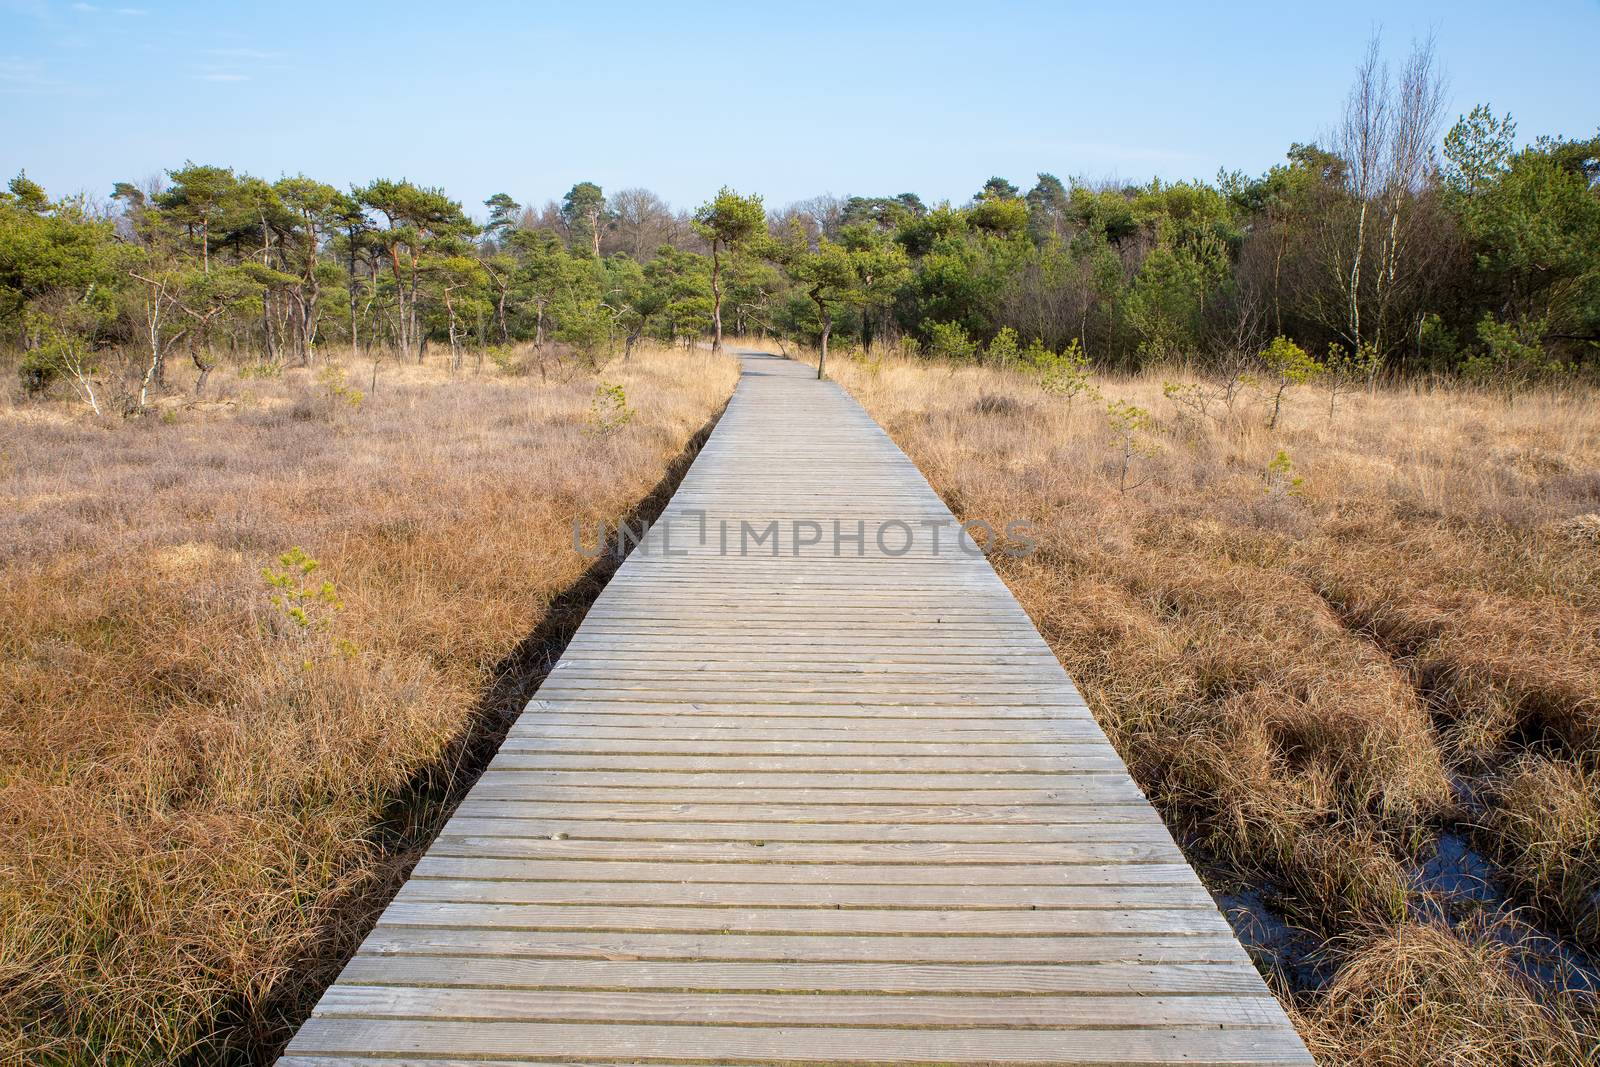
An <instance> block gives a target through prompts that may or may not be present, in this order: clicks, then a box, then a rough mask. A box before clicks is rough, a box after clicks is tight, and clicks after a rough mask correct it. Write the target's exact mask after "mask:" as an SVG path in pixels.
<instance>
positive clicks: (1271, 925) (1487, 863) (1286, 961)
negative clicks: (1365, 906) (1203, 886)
mask: <svg viewBox="0 0 1600 1067" xmlns="http://www.w3.org/2000/svg"><path fill="white" fill-rule="evenodd" d="M1208 874H1209V875H1211V876H1210V877H1207V879H1206V881H1207V883H1208V884H1210V885H1212V886H1217V887H1219V888H1218V889H1217V890H1214V891H1213V893H1212V896H1213V897H1214V898H1215V899H1216V902H1217V907H1218V908H1219V909H1221V911H1222V913H1223V915H1225V916H1227V919H1228V923H1229V924H1230V925H1231V926H1232V927H1233V932H1234V935H1235V936H1237V937H1238V938H1239V940H1240V941H1241V942H1242V943H1243V944H1244V947H1245V949H1246V950H1247V951H1248V952H1249V953H1250V958H1251V959H1252V960H1254V961H1255V963H1256V965H1257V966H1258V967H1260V968H1262V969H1263V970H1270V971H1276V972H1277V973H1279V974H1281V975H1282V976H1283V977H1284V978H1286V979H1287V980H1288V982H1289V984H1290V986H1291V987H1292V988H1293V989H1294V990H1296V991H1297V992H1316V991H1318V990H1320V989H1322V988H1323V987H1324V986H1326V985H1327V984H1328V982H1329V981H1330V980H1331V979H1332V978H1333V975H1334V973H1335V971H1336V969H1337V968H1336V967H1335V965H1334V961H1333V960H1331V959H1330V958H1329V956H1330V955H1331V954H1330V953H1327V952H1324V951H1322V949H1323V947H1324V946H1323V941H1322V939H1321V938H1319V937H1318V936H1317V935H1315V934H1313V933H1311V932H1310V931H1308V930H1304V929H1301V928H1300V927H1297V926H1295V925H1293V924H1292V923H1290V922H1289V921H1288V920H1286V919H1285V918H1284V915H1283V913H1282V912H1281V911H1280V910H1279V909H1278V908H1276V907H1275V906H1274V905H1273V903H1272V901H1273V899H1274V898H1275V897H1276V895H1277V893H1276V890H1275V889H1274V888H1273V887H1272V886H1270V885H1263V886H1240V885H1239V884H1238V883H1237V881H1235V880H1233V879H1230V878H1228V877H1227V876H1226V875H1224V874H1222V873H1221V872H1217V871H1210V872H1208ZM1220 887H1226V890H1225V891H1224V890H1223V889H1222V888H1220ZM1411 889H1412V893H1411V895H1410V899H1409V901H1408V903H1407V907H1408V909H1409V912H1410V917H1411V918H1412V919H1414V920H1416V921H1418V922H1433V923H1443V924H1446V925H1448V926H1450V927H1451V928H1452V929H1455V930H1460V931H1462V932H1463V933H1467V934H1474V935H1482V934H1484V933H1486V934H1487V936H1489V937H1492V938H1494V939H1495V940H1496V941H1498V942H1500V943H1501V944H1503V945H1505V946H1506V947H1507V948H1509V949H1511V950H1512V958H1513V960H1514V961H1515V963H1516V966H1517V967H1518V968H1519V969H1520V970H1521V971H1522V973H1523V974H1524V975H1525V976H1527V977H1528V978H1529V979H1531V980H1532V981H1534V982H1536V983H1538V984H1539V985H1540V986H1542V987H1544V988H1546V989H1549V990H1551V991H1552V992H1553V991H1555V990H1577V991H1582V992H1585V993H1589V994H1591V995H1595V996H1600V965H1597V963H1596V960H1595V959H1594V958H1593V957H1591V956H1590V955H1588V954H1587V953H1585V952H1584V951H1583V950H1582V949H1580V948H1579V947H1578V946H1576V945H1574V944H1572V943H1571V942H1570V941H1568V940H1566V939H1564V938H1561V937H1559V936H1557V935H1555V934H1553V933H1551V932H1550V931H1548V930H1545V929H1543V928H1541V927H1540V926H1538V925H1537V924H1536V923H1534V922H1531V921H1530V918H1531V916H1530V915H1529V913H1528V912H1527V911H1526V909H1522V910H1519V909H1517V908H1516V906H1515V905H1514V904H1513V903H1512V902H1511V899H1510V894H1509V892H1508V891H1507V888H1506V882H1505V878H1504V877H1503V876H1502V874H1501V872H1500V869H1499V868H1498V867H1497V866H1496V865H1495V864H1494V863H1493V862H1492V861H1491V860H1489V859H1488V858H1487V857H1485V856H1484V855H1483V854H1482V853H1480V852H1478V851H1477V850H1476V849H1474V848H1473V847H1472V845H1471V842H1470V841H1469V840H1468V839H1467V838H1466V836H1465V835H1463V834H1461V833H1457V832H1453V831H1451V832H1444V833H1441V834H1439V836H1438V837H1437V838H1436V839H1435V840H1434V842H1433V844H1432V845H1431V846H1430V847H1429V848H1428V849H1427V850H1426V852H1425V853H1424V855H1423V857H1422V859H1421V862H1420V863H1419V864H1418V865H1417V866H1416V868H1415V869H1414V870H1413V871H1412V877H1411Z"/></svg>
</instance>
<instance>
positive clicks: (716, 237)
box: [694, 186, 767, 249]
mask: <svg viewBox="0 0 1600 1067" xmlns="http://www.w3.org/2000/svg"><path fill="white" fill-rule="evenodd" d="M766 225H767V212H766V209H765V208H764V207H762V206H761V197H760V196H740V195H739V194H738V193H736V192H734V191H733V190H732V189H729V188H728V187H727V186H723V187H722V188H721V189H720V190H719V191H718V192H717V195H716V196H715V197H713V198H712V199H711V200H709V201H707V202H706V203H704V204H701V205H700V207H699V208H698V209H697V210H696V211H695V213H694V228H695V232H696V233H698V234H699V235H700V236H701V237H703V238H704V239H705V240H706V242H707V243H709V244H710V245H712V247H713V248H714V249H722V248H738V247H740V246H741V245H744V244H746V243H748V242H749V241H751V240H752V239H753V238H754V237H756V235H757V234H761V233H765V232H766Z"/></svg>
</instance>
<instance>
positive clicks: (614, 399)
mask: <svg viewBox="0 0 1600 1067" xmlns="http://www.w3.org/2000/svg"><path fill="white" fill-rule="evenodd" d="M632 419H633V409H632V408H631V407H629V406H628V394H627V392H626V391H625V390H624V389H623V388H622V386H621V384H620V383H618V384H610V383H606V382H600V383H599V384H597V385H596V386H595V387H594V398H593V399H592V400H590V401H589V417H588V425H589V432H591V433H593V434H595V435H597V436H601V437H605V436H609V435H611V434H613V433H616V432H617V431H618V430H620V429H622V428H623V427H624V426H626V425H628V423H629V421H631V420H632Z"/></svg>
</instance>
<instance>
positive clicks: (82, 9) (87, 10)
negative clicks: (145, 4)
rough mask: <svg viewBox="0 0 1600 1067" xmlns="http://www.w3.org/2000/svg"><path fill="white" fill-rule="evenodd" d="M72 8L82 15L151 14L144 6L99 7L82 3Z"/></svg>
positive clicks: (133, 15)
mask: <svg viewBox="0 0 1600 1067" xmlns="http://www.w3.org/2000/svg"><path fill="white" fill-rule="evenodd" d="M72 10H74V11H76V12H78V13H79V14H80V15H102V14H103V15H124V16H131V17H137V16H140V15H148V14H150V12H149V11H147V10H146V9H144V8H142V7H98V6H96V5H94V4H82V3H79V4H73V5H72Z"/></svg>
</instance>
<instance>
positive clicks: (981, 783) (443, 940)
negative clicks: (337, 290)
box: [280, 355, 1311, 1067]
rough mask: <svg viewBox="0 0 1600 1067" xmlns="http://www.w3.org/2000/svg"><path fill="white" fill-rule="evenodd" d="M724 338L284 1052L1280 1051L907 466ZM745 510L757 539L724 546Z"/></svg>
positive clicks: (1004, 604)
mask: <svg viewBox="0 0 1600 1067" xmlns="http://www.w3.org/2000/svg"><path fill="white" fill-rule="evenodd" d="M743 358H744V375H743V377H742V378H741V381H740V384H739V388H738V391H737V392H736V394H735V396H734V398H733V400H732V402H731V403H730V405H729V407H728V410H727V412H726V413H725V414H724V416H723V418H722V420H721V423H720V425H719V426H718V428H717V430H716V432H715V433H714V434H713V435H712V437H711V439H710V441H709V442H708V443H707V445H706V447H705V449H704V450H703V451H702V452H701V454H700V456H699V458H698V459H697V460H696V462H695V464H694V466H693V468H692V469H691V470H690V472H689V474H688V476H687V477H686V478H685V479H684V482H683V484H682V486H681V487H680V488H679V490H678V493H677V494H676V496H675V497H674V498H673V500H672V503H671V504H670V506H669V507H668V509H667V512H666V514H665V515H664V517H663V519H664V522H663V523H658V524H657V526H656V529H655V530H653V531H652V532H651V534H650V537H649V538H648V539H647V540H646V541H645V544H644V547H643V549H640V550H635V551H634V553H633V554H632V555H631V556H630V557H629V559H628V560H627V562H626V563H625V564H624V565H623V566H622V568H621V569H620V570H619V571H618V572H617V575H616V577H615V578H613V579H612V581H611V583H610V584H609V585H608V586H607V588H606V590H605V592H604V593H603V594H602V595H601V596H600V598H599V599H598V600H597V601H596V603H595V605H594V607H593V609H592V610H591V611H590V613H589V615H588V617H587V619H586V620H585V621H584V623H583V626H582V628H581V629H580V630H579V631H578V633H577V636H576V637H575V638H574V639H573V641H572V643H571V645H570V647H569V648H568V649H567V652H566V654H565V655H564V656H563V657H562V659H561V662H560V663H559V664H558V665H557V666H556V668H555V670H554V671H553V672H552V673H551V675H550V677H549V678H548V679H547V680H546V682H545V683H544V686H543V687H542V688H541V690H540V692H539V694H538V697H537V699H535V700H534V701H533V702H532V703H531V704H530V705H529V707H528V709H527V711H526V712H525V713H524V714H523V715H522V717H521V718H520V720H519V721H518V722H517V724H516V725H515V726H514V727H513V728H512V730H511V733H510V736H509V737H508V738H507V740H506V742H505V744H504V746H503V747H502V749H501V751H500V753H499V755H498V756H496V758H495V760H494V762H493V763H492V764H491V765H490V767H489V770H488V771H487V773H486V774H485V775H484V777H483V778H482V780H481V781H480V782H479V783H478V784H477V786H476V787H474V789H473V790H472V791H471V793H470V794H469V795H468V797H467V799H466V801H465V802H464V803H463V804H462V805H461V807H460V809H459V810H458V811H457V812H456V814H455V816H454V818H452V820H451V821H450V823H449V824H448V825H447V826H446V827H445V829H444V832H443V833H442V834H441V835H440V837H439V839H438V840H437V841H436V842H435V843H434V845H433V846H432V848H431V849H430V850H429V852H428V854H427V856H426V857H425V858H424V859H423V860H422V861H421V863H420V864H419V865H418V866H417V869H416V871H415V873H414V874H413V875H412V877H411V879H410V880H409V881H408V882H407V883H406V885H405V886H404V887H403V888H402V889H401V891H400V893H399V895H398V897H397V898H396V899H395V901H394V903H393V904H392V905H390V907H389V908H388V910H387V911H385V912H384V914H383V916H382V918H381V919H380V920H379V922H378V925H377V928H376V929H375V930H374V931H373V932H372V934H371V935H370V936H369V937H368V938H367V940H366V942H365V943H364V944H363V945H362V948H361V950H360V952H359V953H358V954H357V955H356V957H355V958H354V959H353V960H352V961H351V962H350V964H349V965H348V966H347V967H346V968H345V970H344V972H343V974H342V975H341V976H340V978H339V981H338V982H337V983H336V984H335V985H334V986H333V987H332V988H331V989H329V990H328V992H327V993H326V995H324V996H323V998H322V1000H321V1002H320V1003H319V1004H318V1006H317V1008H316V1011H315V1013H314V1014H313V1016H312V1018H311V1019H310V1020H309V1021H308V1022H307V1023H306V1024H305V1026H304V1027H302V1028H301V1030H300V1032H299V1034H298V1035H297V1036H296V1037H295V1039H294V1040H293V1042H291V1044H290V1046H289V1049H288V1052H287V1053H286V1055H285V1057H284V1059H283V1060H281V1061H280V1063H282V1064H283V1065H284V1067H333V1065H336V1064H337V1065H348V1067H354V1065H357V1064H361V1065H366V1067H373V1065H381V1064H388V1065H391V1067H393V1065H397V1064H400V1063H405V1064H414V1065H428V1067H446V1065H452V1064H469V1063H481V1062H485V1061H491V1062H497V1063H515V1064H523V1065H525V1067H534V1065H539V1064H545V1065H551V1064H571V1063H579V1062H581V1063H587V1064H593V1063H613V1064H617V1063H672V1064H678V1065H680V1067H689V1065H694V1064H741V1063H745V1064H756V1063H760V1064H805V1063H827V1064H866V1063H895V1064H957V1063H985V1064H1067V1063H1095V1064H1113V1063H1114V1064H1150V1063H1185V1064H1289V1063H1293V1064H1306V1063H1310V1062H1311V1060H1310V1057H1309V1056H1308V1055H1307V1053H1306V1051H1305V1048H1304V1047H1303V1046H1302V1044H1301V1042H1300V1041H1299V1039H1298V1038H1297V1037H1296V1036H1295V1034H1294V1031H1293V1029H1292V1027H1291V1026H1290V1024H1289V1022H1288V1020H1287V1018H1286V1017H1285V1015H1284V1013H1283V1011H1282V1010H1281V1009H1280V1008H1279V1006H1278V1004H1277V1002H1276V1001H1275V1000H1273V998H1272V997H1271V996H1270V994H1269V993H1268V991H1267V988H1266V986H1265V985H1264V984H1263V982H1262V981H1261V979H1260V978H1259V977H1258V976H1257V974H1256V972H1255V971H1254V969H1253V968H1252V967H1251V965H1250V962H1249V960H1248V958H1247V957H1246V955H1245V953H1244V951H1243V949H1242V948H1241V947H1240V945H1239V943H1238V941H1237V940H1235V938H1234V937H1233V934H1232V932H1231V930H1230V929H1229V928H1228V925H1227V923H1226V922H1225V921H1224V920H1223V918H1222V916H1221V915H1219V914H1218V912H1217V909H1216V907H1215V906H1214V905H1213V903H1212V901H1211V898H1210V897H1209V896H1208V895H1207V893H1206V891H1205V889H1204V887H1203V886H1202V885H1201V884H1200V882H1199V880H1198V879H1197V878H1196V876H1195V874H1194V872H1193V871H1192V870H1191V869H1190V868H1189V867H1188V866H1187V864H1186V863H1185V862H1184V860H1183V857H1182V855H1181V853H1180V852H1179V851H1178V849H1177V848H1176V847H1175V846H1174V844H1173V842H1172V838H1171V837H1170V836H1169V835H1168V833H1167V831H1166V829H1165V828H1164V827H1163V826H1162V824H1161V822H1160V820H1159V819H1158V818H1157V816H1156V814H1155V812H1154V811H1153V810H1152V809H1151V807H1150V806H1149V804H1148V803H1147V802H1146V801H1145V800H1144V797H1143V796H1142V794H1141V793H1140V792H1139V790H1138V789H1137V787H1136V786H1135V785H1134V784H1133V782H1132V780H1131V779H1130V778H1129V777H1128V774H1127V771H1126V769H1125V768H1124V766H1123V764H1122V763H1121V761H1120V760H1119V759H1118V757H1117V755H1116V753H1115V752H1114V751H1113V750H1112V748H1111V746H1110V745H1109V744H1108V743H1107V742H1106V739H1105V737H1104V735H1103V734H1102V733H1101V731H1100V730H1099V728H1098V727H1097V726H1096V725H1095V723H1094V720H1093V719H1092V718H1091V716H1090V714H1089V711H1088V709H1087V708H1086V707H1085V705H1084V703H1083V700H1082V699H1081V698H1080V697H1079V695H1078V693H1077V691H1076V689H1074V688H1073V685H1072V683H1071V682H1070V681H1069V680H1068V678H1067V676H1066V674H1065V673H1064V672H1063V671H1062V669H1061V667H1060V666H1059V665H1058V664H1057V662H1056V660H1055V658H1054V656H1053V655H1052V654H1051V653H1050V650H1049V649H1048V648H1047V647H1046V646H1045V644H1044V642H1043V640H1042V639H1041V638H1040V637H1039V635H1038V633H1037V631H1035V629H1034V628H1033V626H1032V624H1031V623H1030V622H1029V620H1028V618H1027V616H1026V615H1025V614H1024V613H1023V611H1022V609H1021V607H1020V606H1019V605H1018V604H1017V602H1016V601H1015V600H1014V599H1013V598H1012V596H1011V595H1010V593H1009V592H1008V591H1007V590H1006V588H1005V587H1004V585H1002V584H1001V582H1000V580H999V578H998V577H997V576H996V575H995V573H994V571H993V569H992V568H991V567H990V566H989V564H988V562H987V561H986V560H984V559H983V558H982V557H981V556H976V555H972V554H968V553H966V552H963V551H961V550H960V549H959V548H958V547H957V545H956V544H955V542H954V532H955V528H954V521H953V519H952V517H951V515H950V513H949V511H948V510H947V509H946V508H945V506H944V505H943V503H942V502H941V501H940V500H939V498H938V497H937V496H936V495H935V494H934V493H933V491H932V490H931V489H930V488H929V486H928V484H927V482H926V481H924V479H923V478H922V476H921V475H920V474H919V473H918V472H917V470H916V468H915V467H913V466H912V464H911V463H910V461H908V460H907V459H906V457H905V456H904V455H903V454H902V453H901V452H900V450H899V449H898V448H896V447H895V446H894V444H893V443H892V442H891V441H890V440H889V438H888V437H887V435H885V434H884V432H883V431H882V430H881V429H880V428H879V427H878V426H877V425H876V424H875V423H874V422H873V421H872V420H871V419H870V418H869V417H868V416H867V415H866V414H865V412H863V411H862V410H861V408H860V407H858V406H857V405H856V404H855V403H854V402H853V401H851V400H850V399H849V398H848V397H847V396H845V395H844V394H843V393H842V392H841V391H840V390H839V389H838V388H837V387H836V386H834V385H832V384H831V383H827V382H817V381H815V380H814V379H813V377H812V374H811V372H810V371H809V370H808V369H807V368H805V367H803V366H801V365H799V364H796V363H791V362H788V361H785V360H781V359H778V358H776V357H771V356H760V355H747V356H745V357H743ZM702 516H703V519H704V527H702ZM993 518H994V519H996V520H999V521H1002V522H1003V521H1004V520H1005V519H1006V518H1007V516H994V517H993ZM723 520H727V521H728V522H729V523H730V529H731V535H730V537H729V543H728V545H727V548H726V551H724V547H723V543H722V537H721V534H720V530H721V524H722V521H723ZM741 520H744V521H748V522H749V523H751V525H752V527H753V528H754V529H755V530H757V531H759V530H762V529H763V528H764V527H765V526H766V524H767V523H769V522H771V521H773V520H777V521H778V522H779V531H778V537H777V539H776V541H769V542H764V543H761V544H759V545H758V546H756V547H755V548H754V549H751V548H750V546H749V545H748V538H747V539H746V540H747V544H746V546H745V549H744V551H743V552H741V550H740V545H739V531H740V525H739V524H740V521H741ZM796 520H799V521H800V523H801V525H800V526H798V527H796V526H794V525H793V523H794V522H795V521H796ZM835 520H838V521H839V522H840V524H841V525H840V529H841V532H843V533H844V534H847V535H848V534H854V533H855V532H856V529H855V524H856V522H857V521H858V520H859V521H861V522H863V523H865V524H866V525H865V530H866V538H865V541H864V543H863V544H862V545H861V547H860V549H859V552H858V550H857V548H856V546H855V544H854V543H853V542H848V541H846V542H843V543H841V546H840V551H839V552H838V554H835V550H834V544H833V540H832V533H833V524H834V522H835ZM890 520H899V521H901V522H904V523H907V524H909V526H910V528H911V530H912V532H913V535H914V543H913V544H912V545H911V547H910V549H909V551H906V552H904V553H903V554H899V553H897V550H898V548H899V547H900V543H901V541H903V540H904V537H903V535H901V534H900V533H899V530H898V528H896V529H895V530H893V531H891V533H892V534H893V536H891V537H890V539H889V541H888V542H887V544H886V545H885V546H880V545H879V544H877V543H876V539H875V537H874V531H875V529H876V528H877V527H878V526H879V524H882V523H885V522H888V521H890ZM808 521H809V522H814V523H816V524H817V526H818V527H819V528H820V530H821V537H822V540H821V543H820V544H806V543H803V542H806V541H808V540H810V535H811V532H812V527H811V526H809V525H806V523H807V522H808ZM924 521H926V522H931V523H946V524H948V525H946V526H944V527H942V528H941V544H940V545H939V549H938V550H937V551H935V550H934V549H933V546H932V545H931V543H930V540H931V532H932V527H925V526H919V525H918V524H919V523H922V522H924ZM702 528H704V529H705V531H706V535H705V538H704V541H703V542H702V540H701V539H700V531H701V529H702ZM590 536H591V537H592V532H591V535H590ZM797 540H798V541H799V542H802V543H799V544H797V543H796V542H797ZM669 552H670V554H669Z"/></svg>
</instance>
